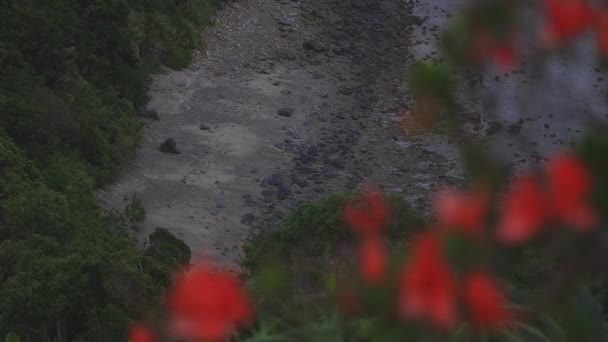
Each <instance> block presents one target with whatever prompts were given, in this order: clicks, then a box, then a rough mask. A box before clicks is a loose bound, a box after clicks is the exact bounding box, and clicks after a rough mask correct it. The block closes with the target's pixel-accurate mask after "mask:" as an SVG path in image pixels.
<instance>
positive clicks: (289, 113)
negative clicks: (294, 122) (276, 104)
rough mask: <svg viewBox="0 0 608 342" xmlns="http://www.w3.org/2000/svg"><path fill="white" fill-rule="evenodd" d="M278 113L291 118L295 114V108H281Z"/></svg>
mask: <svg viewBox="0 0 608 342" xmlns="http://www.w3.org/2000/svg"><path fill="white" fill-rule="evenodd" d="M277 115H278V116H283V117H286V118H289V117H291V116H292V115H293V108H289V107H287V108H281V109H279V110H278V111H277Z"/></svg>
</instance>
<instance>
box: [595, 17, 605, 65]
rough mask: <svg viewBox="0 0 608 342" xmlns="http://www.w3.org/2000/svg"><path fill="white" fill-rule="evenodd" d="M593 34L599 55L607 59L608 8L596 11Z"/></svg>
mask: <svg viewBox="0 0 608 342" xmlns="http://www.w3.org/2000/svg"><path fill="white" fill-rule="evenodd" d="M595 34H596V36H597V44H598V49H599V50H600V53H601V54H602V55H603V56H604V57H608V7H604V8H602V9H600V10H598V11H597V15H596V20H595Z"/></svg>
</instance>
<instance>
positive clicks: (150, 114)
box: [136, 108, 160, 120]
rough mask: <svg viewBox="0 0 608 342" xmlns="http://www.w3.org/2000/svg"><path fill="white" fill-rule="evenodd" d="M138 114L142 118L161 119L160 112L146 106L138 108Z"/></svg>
mask: <svg viewBox="0 0 608 342" xmlns="http://www.w3.org/2000/svg"><path fill="white" fill-rule="evenodd" d="M136 114H137V116H138V117H140V118H146V119H153V120H160V116H159V115H158V112H157V111H155V110H147V109H145V108H142V109H140V110H138V111H137V113H136Z"/></svg>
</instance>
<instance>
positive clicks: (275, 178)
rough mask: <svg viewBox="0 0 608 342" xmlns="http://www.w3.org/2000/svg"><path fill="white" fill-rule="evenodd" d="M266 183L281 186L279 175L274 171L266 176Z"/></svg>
mask: <svg viewBox="0 0 608 342" xmlns="http://www.w3.org/2000/svg"><path fill="white" fill-rule="evenodd" d="M266 183H267V184H269V185H274V186H281V185H283V180H282V179H281V176H279V175H278V174H276V173H275V174H272V175H270V176H268V177H266Z"/></svg>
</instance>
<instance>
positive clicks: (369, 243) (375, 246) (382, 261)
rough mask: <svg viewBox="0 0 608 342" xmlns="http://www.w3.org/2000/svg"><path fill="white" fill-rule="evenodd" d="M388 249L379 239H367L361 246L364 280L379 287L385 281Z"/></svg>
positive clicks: (360, 259)
mask: <svg viewBox="0 0 608 342" xmlns="http://www.w3.org/2000/svg"><path fill="white" fill-rule="evenodd" d="M386 259H387V257H386V247H385V246H384V243H383V242H382V240H380V239H379V238H373V237H372V238H366V239H364V240H363V241H362V242H361V245H360V246H359V265H360V268H361V274H362V275H363V279H365V281H367V282H368V283H369V284H370V285H377V284H379V283H380V282H382V280H383V279H384V275H385V271H386Z"/></svg>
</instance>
